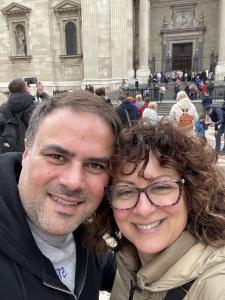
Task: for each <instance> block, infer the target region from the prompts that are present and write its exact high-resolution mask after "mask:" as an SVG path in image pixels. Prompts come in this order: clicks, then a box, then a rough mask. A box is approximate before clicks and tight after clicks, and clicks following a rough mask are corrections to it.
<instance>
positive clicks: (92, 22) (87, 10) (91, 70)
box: [81, 0, 112, 87]
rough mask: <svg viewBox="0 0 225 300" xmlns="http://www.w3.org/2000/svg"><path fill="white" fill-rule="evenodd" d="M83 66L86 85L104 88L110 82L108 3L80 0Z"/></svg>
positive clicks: (104, 1) (105, 1) (98, 0)
mask: <svg viewBox="0 0 225 300" xmlns="http://www.w3.org/2000/svg"><path fill="white" fill-rule="evenodd" d="M81 12H82V37H83V64H84V79H83V81H82V85H83V86H85V85H86V84H91V85H94V86H95V87H98V86H102V85H104V86H106V85H108V83H109V82H111V77H112V64H111V26H110V20H111V16H110V1H108V0H96V1H93V0H82V1H81Z"/></svg>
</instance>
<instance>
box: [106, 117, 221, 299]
mask: <svg viewBox="0 0 225 300" xmlns="http://www.w3.org/2000/svg"><path fill="white" fill-rule="evenodd" d="M199 149H201V151H199ZM216 162H217V156H216V154H215V153H214V151H213V149H211V147H210V146H209V145H208V144H207V143H205V142H204V141H202V140H201V139H198V138H197V137H194V135H193V136H191V137H190V135H189V134H188V133H187V132H186V131H184V130H182V129H180V128H179V127H177V126H174V124H171V123H166V122H163V121H161V122H159V123H158V124H156V125H150V124H146V123H144V124H142V123H139V124H137V125H136V126H135V127H133V128H131V129H125V130H123V131H122V133H121V136H120V140H119V151H118V154H117V155H116V156H115V157H114V158H113V161H112V177H113V180H112V184H111V185H110V186H109V187H108V189H107V195H108V198H109V202H110V206H111V208H112V209H111V208H109V207H108V208H107V207H105V208H103V210H102V212H101V214H102V218H103V220H102V221H103V222H104V223H103V224H104V226H105V227H104V230H107V232H108V234H106V235H105V236H104V238H105V240H106V243H107V244H109V245H110V246H117V248H116V249H115V250H116V251H118V252H117V262H118V274H117V277H116V279H115V282H114V287H113V290H112V294H111V299H112V300H127V299H130V300H131V299H133V300H139V299H146V300H147V299H148V300H149V299H153V300H161V299H172V300H175V299H179V300H180V299H189V300H197V299H198V300H212V299H217V300H218V299H221V300H222V299H225V181H224V177H223V176H222V174H221V173H220V171H219V170H218V169H217V167H216ZM104 204H105V205H106V202H105V203H104ZM107 209H108V210H107ZM104 230H101V234H102V233H103V231H104ZM121 235H122V238H121ZM117 244H118V245H117ZM188 288H189V290H188ZM185 290H186V291H185ZM182 292H183V294H182ZM179 293H181V294H182V296H178V298H176V297H175V296H174V295H179ZM186 293H187V294H186Z"/></svg>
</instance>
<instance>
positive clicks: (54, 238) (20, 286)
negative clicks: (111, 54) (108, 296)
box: [0, 91, 121, 300]
mask: <svg viewBox="0 0 225 300" xmlns="http://www.w3.org/2000/svg"><path fill="white" fill-rule="evenodd" d="M120 127H121V125H120V120H119V118H118V116H117V114H116V113H115V111H114V109H113V108H112V107H111V106H109V105H108V104H107V103H106V102H105V101H104V100H102V99H100V98H99V97H97V96H95V95H94V94H91V93H88V92H85V91H76V92H74V93H70V94H68V95H67V96H65V95H62V96H61V97H55V98H49V99H47V100H46V101H43V102H42V103H40V104H38V106H37V107H36V108H35V110H34V111H33V113H32V116H31V119H30V122H29V126H28V129H27V132H26V142H25V151H24V153H23V154H21V153H5V154H0V207H1V209H0V240H1V243H0V266H1V284H0V295H1V297H0V298H1V299H4V300H12V299H16V300H40V299H43V300H72V299H77V300H78V299H79V300H87V299H92V300H97V299H99V290H108V291H110V289H111V287H112V284H113V280H114V276H115V271H116V265H115V259H114V255H113V253H112V252H109V251H107V246H106V242H105V241H104V240H103V238H102V234H101V232H99V231H98V232H96V230H95V226H94V225H93V223H94V222H98V220H99V219H101V216H102V214H101V211H102V210H101V209H102V208H101V207H102V206H104V202H103V203H102V204H101V202H102V198H103V196H104V190H105V187H106V186H107V184H108V179H109V160H110V158H111V156H112V155H113V149H114V148H115V147H114V143H115V141H116V140H117V136H118V134H119V130H120ZM93 128H94V129H95V130H93ZM96 129H97V130H96Z"/></svg>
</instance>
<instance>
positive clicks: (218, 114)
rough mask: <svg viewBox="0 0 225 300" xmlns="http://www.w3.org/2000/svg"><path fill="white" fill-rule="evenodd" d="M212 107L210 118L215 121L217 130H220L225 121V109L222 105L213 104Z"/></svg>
mask: <svg viewBox="0 0 225 300" xmlns="http://www.w3.org/2000/svg"><path fill="white" fill-rule="evenodd" d="M211 108H212V113H211V115H210V118H211V120H212V121H213V122H214V125H215V130H218V126H220V125H221V124H224V123H225V111H224V110H223V109H221V108H220V107H215V106H211Z"/></svg>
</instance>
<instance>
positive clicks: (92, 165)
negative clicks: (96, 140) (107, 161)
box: [87, 162, 106, 172]
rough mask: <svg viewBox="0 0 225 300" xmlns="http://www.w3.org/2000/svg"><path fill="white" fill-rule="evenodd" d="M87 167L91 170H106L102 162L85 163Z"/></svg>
mask: <svg viewBox="0 0 225 300" xmlns="http://www.w3.org/2000/svg"><path fill="white" fill-rule="evenodd" d="M87 167H88V168H89V169H91V170H93V171H97V172H98V171H99V172H100V171H105V170H106V165H103V164H99V163H94V162H90V163H87Z"/></svg>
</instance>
